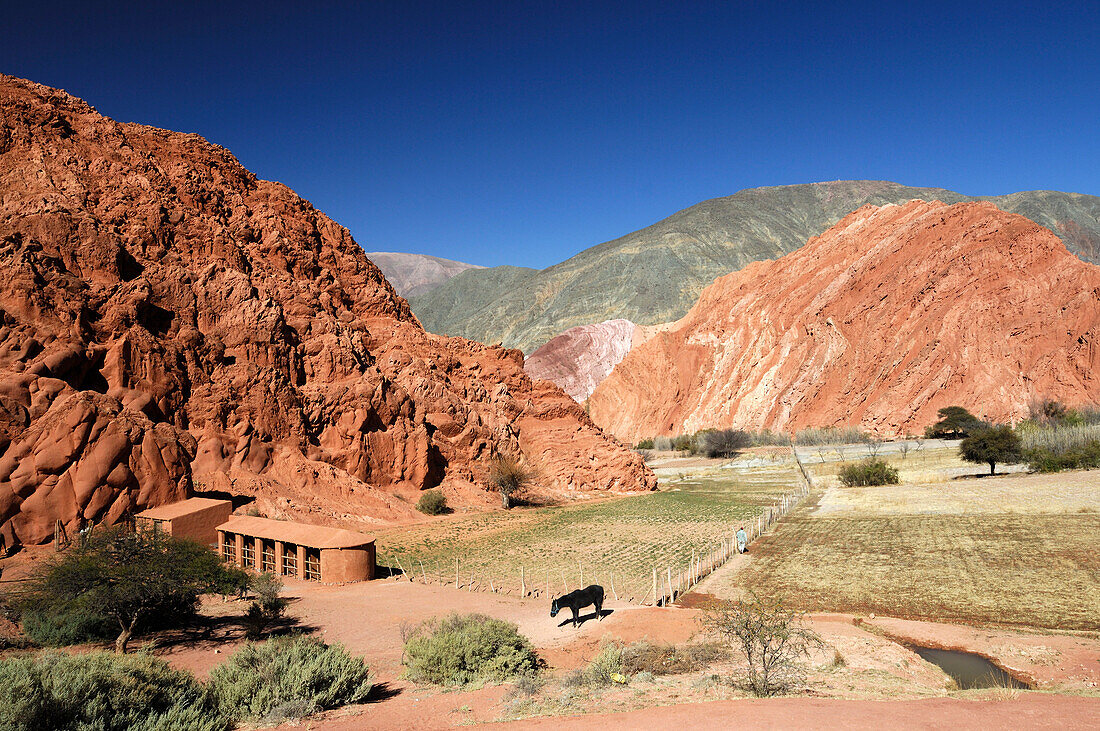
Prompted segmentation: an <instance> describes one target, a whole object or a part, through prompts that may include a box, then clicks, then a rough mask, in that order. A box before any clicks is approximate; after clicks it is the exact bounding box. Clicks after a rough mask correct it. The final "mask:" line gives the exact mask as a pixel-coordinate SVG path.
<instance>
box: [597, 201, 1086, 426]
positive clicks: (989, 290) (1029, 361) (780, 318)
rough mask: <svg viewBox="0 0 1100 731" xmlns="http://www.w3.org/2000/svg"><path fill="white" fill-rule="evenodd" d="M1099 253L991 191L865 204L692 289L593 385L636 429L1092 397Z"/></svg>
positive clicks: (918, 416) (892, 414)
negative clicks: (684, 306) (683, 311)
mask: <svg viewBox="0 0 1100 731" xmlns="http://www.w3.org/2000/svg"><path fill="white" fill-rule="evenodd" d="M1098 341H1100V268H1098V267H1096V266H1093V265H1091V264H1086V263H1084V262H1082V261H1081V260H1080V259H1078V258H1077V257H1075V256H1073V255H1072V254H1070V253H1069V252H1068V251H1067V250H1066V248H1065V246H1064V244H1063V243H1062V242H1061V240H1059V239H1058V238H1057V237H1056V236H1055V235H1054V234H1053V233H1051V232H1050V231H1048V230H1047V229H1044V228H1042V227H1040V226H1038V225H1037V224H1035V223H1033V222H1031V221H1029V220H1028V219H1026V218H1023V217H1021V216H1018V215H1015V214H1010V213H1005V212H1003V211H1001V210H999V209H997V208H996V207H995V206H993V205H992V204H990V203H960V204H957V205H952V206H947V205H944V204H942V203H939V202H933V203H926V202H923V201H912V202H910V203H907V204H905V205H901V206H895V205H890V206H883V207H881V208H876V207H874V206H865V207H864V208H861V209H859V210H858V211H855V212H854V213H852V214H850V215H848V216H847V217H846V218H844V219H843V220H842V221H840V222H839V223H838V224H837V225H836V226H834V227H833V228H831V229H829V230H828V231H826V232H825V233H824V234H822V235H821V236H818V237H815V238H812V239H810V241H809V242H808V243H807V244H806V245H805V246H804V247H802V248H801V249H799V250H797V251H795V252H794V253H791V254H789V255H787V256H785V257H783V258H781V259H778V260H775V261H763V262H756V263H753V264H750V265H749V266H747V267H746V268H745V269H743V270H741V271H738V272H734V273H733V274H730V275H727V276H725V277H722V278H720V279H718V280H716V281H715V282H714V284H712V285H711V286H710V287H708V288H707V289H706V290H704V292H703V294H702V296H701V297H700V299H699V301H698V302H697V303H696V305H695V306H694V307H693V308H692V310H691V311H690V312H689V313H688V314H687V315H686V316H685V317H684V318H683V319H681V320H680V321H678V322H677V323H675V324H674V325H673V326H672V327H671V329H670V331H668V332H665V333H662V334H659V335H657V336H656V337H654V338H653V339H652V340H649V341H648V342H646V343H645V344H643V345H641V346H638V347H636V348H634V349H633V350H631V352H630V354H629V355H627V357H626V358H625V359H624V360H623V361H622V362H621V363H620V364H619V365H618V366H617V367H616V369H615V370H614V371H613V372H612V373H611V375H610V376H609V377H608V378H607V379H606V380H605V381H604V382H603V383H602V384H601V385H600V386H599V387H598V388H597V389H596V391H595V393H593V394H592V396H591V397H590V399H589V409H590V413H591V415H592V418H593V419H594V420H595V421H596V423H598V424H600V425H602V426H604V427H605V428H606V429H608V430H609V431H611V432H612V433H614V434H615V435H616V436H618V437H620V438H623V439H629V440H635V439H639V438H642V437H645V436H652V435H655V434H671V433H679V432H685V431H693V430H696V429H699V428H703V427H712V426H731V425H732V426H737V427H746V428H761V427H767V428H771V429H782V430H794V429H800V428H803V427H807V426H826V425H842V424H853V425H859V426H861V427H863V428H865V429H868V430H873V431H876V432H878V433H881V434H891V433H894V434H896V433H906V432H918V431H920V430H921V429H922V428H923V427H924V426H925V425H927V424H930V423H932V422H933V421H935V415H936V410H937V409H939V408H941V407H943V406H948V405H954V404H958V405H961V406H965V407H967V408H968V409H970V410H972V411H973V412H974V413H977V414H981V415H984V416H985V417H986V418H989V419H993V420H997V421H1002V420H1011V419H1016V418H1019V417H1021V416H1023V415H1024V414H1025V413H1026V405H1027V403H1028V401H1029V399H1031V398H1032V397H1034V396H1050V397H1055V398H1059V399H1061V400H1062V401H1065V402H1067V403H1071V404H1072V403H1086V402H1091V403H1096V402H1098V401H1100V348H1098V347H1097V343H1098Z"/></svg>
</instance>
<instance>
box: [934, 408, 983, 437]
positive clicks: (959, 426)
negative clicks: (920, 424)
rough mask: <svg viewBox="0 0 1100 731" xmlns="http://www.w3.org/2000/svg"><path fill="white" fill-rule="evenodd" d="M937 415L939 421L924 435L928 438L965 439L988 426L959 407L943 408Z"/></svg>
mask: <svg viewBox="0 0 1100 731" xmlns="http://www.w3.org/2000/svg"><path fill="white" fill-rule="evenodd" d="M937 413H938V414H939V417H940V420H939V421H937V422H936V423H935V424H933V425H932V426H930V427H928V430H927V433H926V435H927V436H928V437H932V438H935V439H958V438H960V437H963V438H965V437H968V436H970V435H971V434H973V433H974V432H976V431H978V430H980V429H983V428H985V427H987V426H988V424H986V422H984V421H982V420H981V419H979V418H978V417H976V416H974V415H973V414H971V413H970V412H969V411H967V410H966V409H964V408H963V407H961V406H945V407H944V408H942V409H940V410H939V411H938V412H937Z"/></svg>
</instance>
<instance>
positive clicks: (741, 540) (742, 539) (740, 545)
mask: <svg viewBox="0 0 1100 731" xmlns="http://www.w3.org/2000/svg"><path fill="white" fill-rule="evenodd" d="M748 544H749V534H748V533H746V532H745V526H741V527H740V528H738V529H737V552H738V553H744V552H745V547H746V546H747V545H748Z"/></svg>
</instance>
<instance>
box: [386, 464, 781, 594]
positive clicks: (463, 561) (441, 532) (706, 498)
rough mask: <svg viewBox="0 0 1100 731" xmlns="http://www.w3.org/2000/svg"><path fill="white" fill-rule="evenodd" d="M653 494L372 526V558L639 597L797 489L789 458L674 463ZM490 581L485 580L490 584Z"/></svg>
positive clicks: (538, 586) (478, 580)
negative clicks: (658, 574)
mask: <svg viewBox="0 0 1100 731" xmlns="http://www.w3.org/2000/svg"><path fill="white" fill-rule="evenodd" d="M659 474H660V475H661V489H660V490H659V491H658V492H655V493H652V494H648V495H639V496H633V497H624V498H610V499H606V500H598V501H591V502H586V503H583V504H574V505H565V506H553V507H541V508H517V509H513V510H510V511H508V512H500V511H496V512H491V513H482V514H478V515H475V516H469V517H464V516H452V517H443V518H438V519H433V520H430V521H426V522H421V523H417V524H414V525H411V526H402V527H397V528H393V529H382V530H379V531H378V532H377V533H376V534H375V535H376V540H377V547H378V560H379V563H380V564H382V565H386V566H394V567H396V566H400V567H403V568H404V570H405V571H407V572H409V573H411V574H413V575H414V576H416V577H417V578H418V579H419V578H420V577H421V576H422V575H423V574H425V573H426V574H428V576H429V579H432V578H434V580H436V581H440V582H442V583H451V584H454V581H455V559H456V557H457V558H458V560H459V581H460V585H462V586H466V585H468V584H469V583H470V582H473V583H474V585H475V587H476V588H478V589H490V588H491V589H494V590H501V589H503V590H505V591H508V592H509V593H515V592H517V591H518V589H519V587H520V567H521V566H522V567H523V572H524V577H525V579H526V582H527V588H528V590H538V591H539V593H540V594H545V593H546V589H547V585H549V591H550V592H551V593H559V592H561V591H563V590H572V589H575V588H578V586H581V585H583V584H582V583H581V582H582V581H583V582H584V584H588V583H592V582H594V581H595V582H598V583H600V584H603V585H604V586H605V588H606V589H607V590H608V592H609V593H610V587H611V578H612V577H611V574H612V572H614V584H615V588H616V592H617V593H618V595H619V598H620V599H624V600H627V601H642V600H643V599H644V598H645V596H646V594H647V593H649V591H650V589H651V586H652V571H653V569H654V567H659V568H660V570H661V571H662V572H663V571H664V570H665V568H666V567H671V568H672V569H673V571H674V572H675V571H677V570H678V567H679V568H682V567H683V566H685V565H686V564H687V563H688V561H689V560H690V558H691V555H692V551H693V550H694V551H697V552H699V553H700V554H702V553H703V552H706V551H710V550H712V549H713V548H714V547H715V546H716V545H717V544H718V543H719V542H720V541H721V540H722V539H723V538H725V537H728V536H729V535H730V533H731V529H732V526H733V524H734V523H736V522H738V521H741V520H750V519H753V518H755V517H756V516H757V515H759V514H760V513H761V511H762V509H763V508H764V507H766V506H770V505H773V504H774V503H775V499H776V498H777V497H778V496H780V495H782V494H784V493H789V492H792V491H794V490H796V489H797V488H798V484H799V477H798V472H797V467H796V466H795V465H794V462H793V461H791V460H790V459H786V460H782V461H775V462H769V463H768V464H765V465H757V466H753V467H748V468H744V469H720V468H716V467H714V466H713V464H707V465H685V466H683V467H682V468H680V467H677V466H676V465H675V464H673V465H672V466H671V467H668V468H666V469H664V470H661V471H660V472H659ZM490 582H491V584H490Z"/></svg>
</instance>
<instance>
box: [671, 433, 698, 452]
mask: <svg viewBox="0 0 1100 731" xmlns="http://www.w3.org/2000/svg"><path fill="white" fill-rule="evenodd" d="M694 441H695V440H694V439H692V435H691V434H681V435H679V436H676V437H673V438H672V450H673V451H674V452H691V451H692V445H693V444H694Z"/></svg>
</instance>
